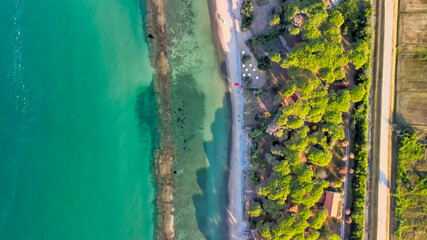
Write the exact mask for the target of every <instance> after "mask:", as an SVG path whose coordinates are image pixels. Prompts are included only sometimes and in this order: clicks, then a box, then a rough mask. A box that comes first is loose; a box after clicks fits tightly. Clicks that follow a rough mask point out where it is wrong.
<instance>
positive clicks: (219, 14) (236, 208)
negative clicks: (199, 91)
mask: <svg viewBox="0 0 427 240" xmlns="http://www.w3.org/2000/svg"><path fill="white" fill-rule="evenodd" d="M214 4H215V6H214V8H213V11H216V12H215V13H214V15H215V16H216V20H217V22H218V28H217V30H218V39H219V44H220V46H221V47H222V50H223V51H224V55H225V63H226V69H227V74H228V78H229V79H228V84H229V91H230V98H231V106H232V114H233V117H232V150H231V156H230V175H229V183H228V193H229V203H228V209H227V214H228V219H227V222H228V232H229V239H241V237H242V232H243V230H244V228H245V224H244V221H243V202H242V187H243V186H242V169H243V167H242V151H243V149H242V148H243V144H242V134H243V101H242V99H243V98H242V90H241V88H240V87H239V86H234V83H239V84H240V85H241V78H240V72H239V70H240V51H241V45H242V44H240V42H239V39H238V33H237V31H238V30H237V29H238V21H237V20H235V18H234V16H235V15H236V14H235V13H233V12H235V11H236V10H237V16H238V7H237V6H240V5H239V4H240V1H234V0H227V1H221V0H215V3H214Z"/></svg>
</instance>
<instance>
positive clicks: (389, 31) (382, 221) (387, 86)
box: [376, 0, 394, 239]
mask: <svg viewBox="0 0 427 240" xmlns="http://www.w3.org/2000/svg"><path fill="white" fill-rule="evenodd" d="M393 7H394V3H393V0H384V8H385V9H384V19H385V20H384V23H383V24H384V42H383V48H384V55H383V56H382V58H383V65H382V73H383V74H382V79H381V82H382V86H381V118H380V119H377V121H380V139H379V140H380V141H379V144H380V146H379V147H380V149H379V150H380V151H379V185H378V190H377V191H378V213H377V217H378V223H377V226H378V227H377V238H376V239H388V238H389V234H388V232H389V221H388V218H389V206H390V173H389V172H390V139H391V135H390V134H391V131H390V125H389V122H390V116H391V114H390V110H391V105H390V101H391V79H392V74H394V73H393V72H392V69H393V67H392V61H393V54H392V52H393V24H394V9H393Z"/></svg>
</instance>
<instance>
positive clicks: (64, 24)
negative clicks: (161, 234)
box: [0, 0, 157, 240]
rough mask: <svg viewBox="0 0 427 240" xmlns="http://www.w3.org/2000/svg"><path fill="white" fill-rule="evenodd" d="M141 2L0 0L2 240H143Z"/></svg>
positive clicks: (149, 109)
mask: <svg viewBox="0 0 427 240" xmlns="http://www.w3.org/2000/svg"><path fill="white" fill-rule="evenodd" d="M140 2H141V1H135V0H73V1H56V0H39V1H25V0H21V1H19V3H18V2H16V1H15V2H14V1H2V4H1V8H0V38H1V39H2V41H0V91H1V94H0V239H14V240H19V239H152V238H153V231H154V219H153V218H154V210H153V208H154V205H153V199H154V196H153V195H154V186H153V183H152V177H151V173H150V164H151V162H152V150H153V148H154V147H155V144H156V142H157V131H156V127H157V126H156V122H157V116H156V113H157V112H156V106H155V96H154V93H153V88H152V69H151V68H150V62H149V58H148V47H147V44H146V41H145V32H144V31H143V29H144V26H143V22H142V21H141V19H144V17H143V16H141V11H140V6H139V4H140Z"/></svg>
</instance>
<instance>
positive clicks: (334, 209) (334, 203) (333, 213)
mask: <svg viewBox="0 0 427 240" xmlns="http://www.w3.org/2000/svg"><path fill="white" fill-rule="evenodd" d="M340 195H341V194H340V193H337V192H330V191H326V197H325V203H324V204H323V206H324V207H325V208H326V210H328V214H329V216H330V217H338V207H339V202H340V197H341V196H340Z"/></svg>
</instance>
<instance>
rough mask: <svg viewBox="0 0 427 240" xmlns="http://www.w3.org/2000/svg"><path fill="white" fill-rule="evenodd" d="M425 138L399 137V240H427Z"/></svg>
mask: <svg viewBox="0 0 427 240" xmlns="http://www.w3.org/2000/svg"><path fill="white" fill-rule="evenodd" d="M425 142H426V139H425V137H422V136H420V134H419V133H417V132H414V131H408V132H405V133H403V134H402V135H400V136H399V140H398V144H399V145H398V156H397V177H396V193H395V194H394V196H395V199H396V210H395V212H396V220H395V222H396V227H395V232H394V236H395V238H396V239H425V238H426V237H427V211H426V209H425V206H426V205H427V171H426V170H427V162H426V159H425V148H426V144H425Z"/></svg>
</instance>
